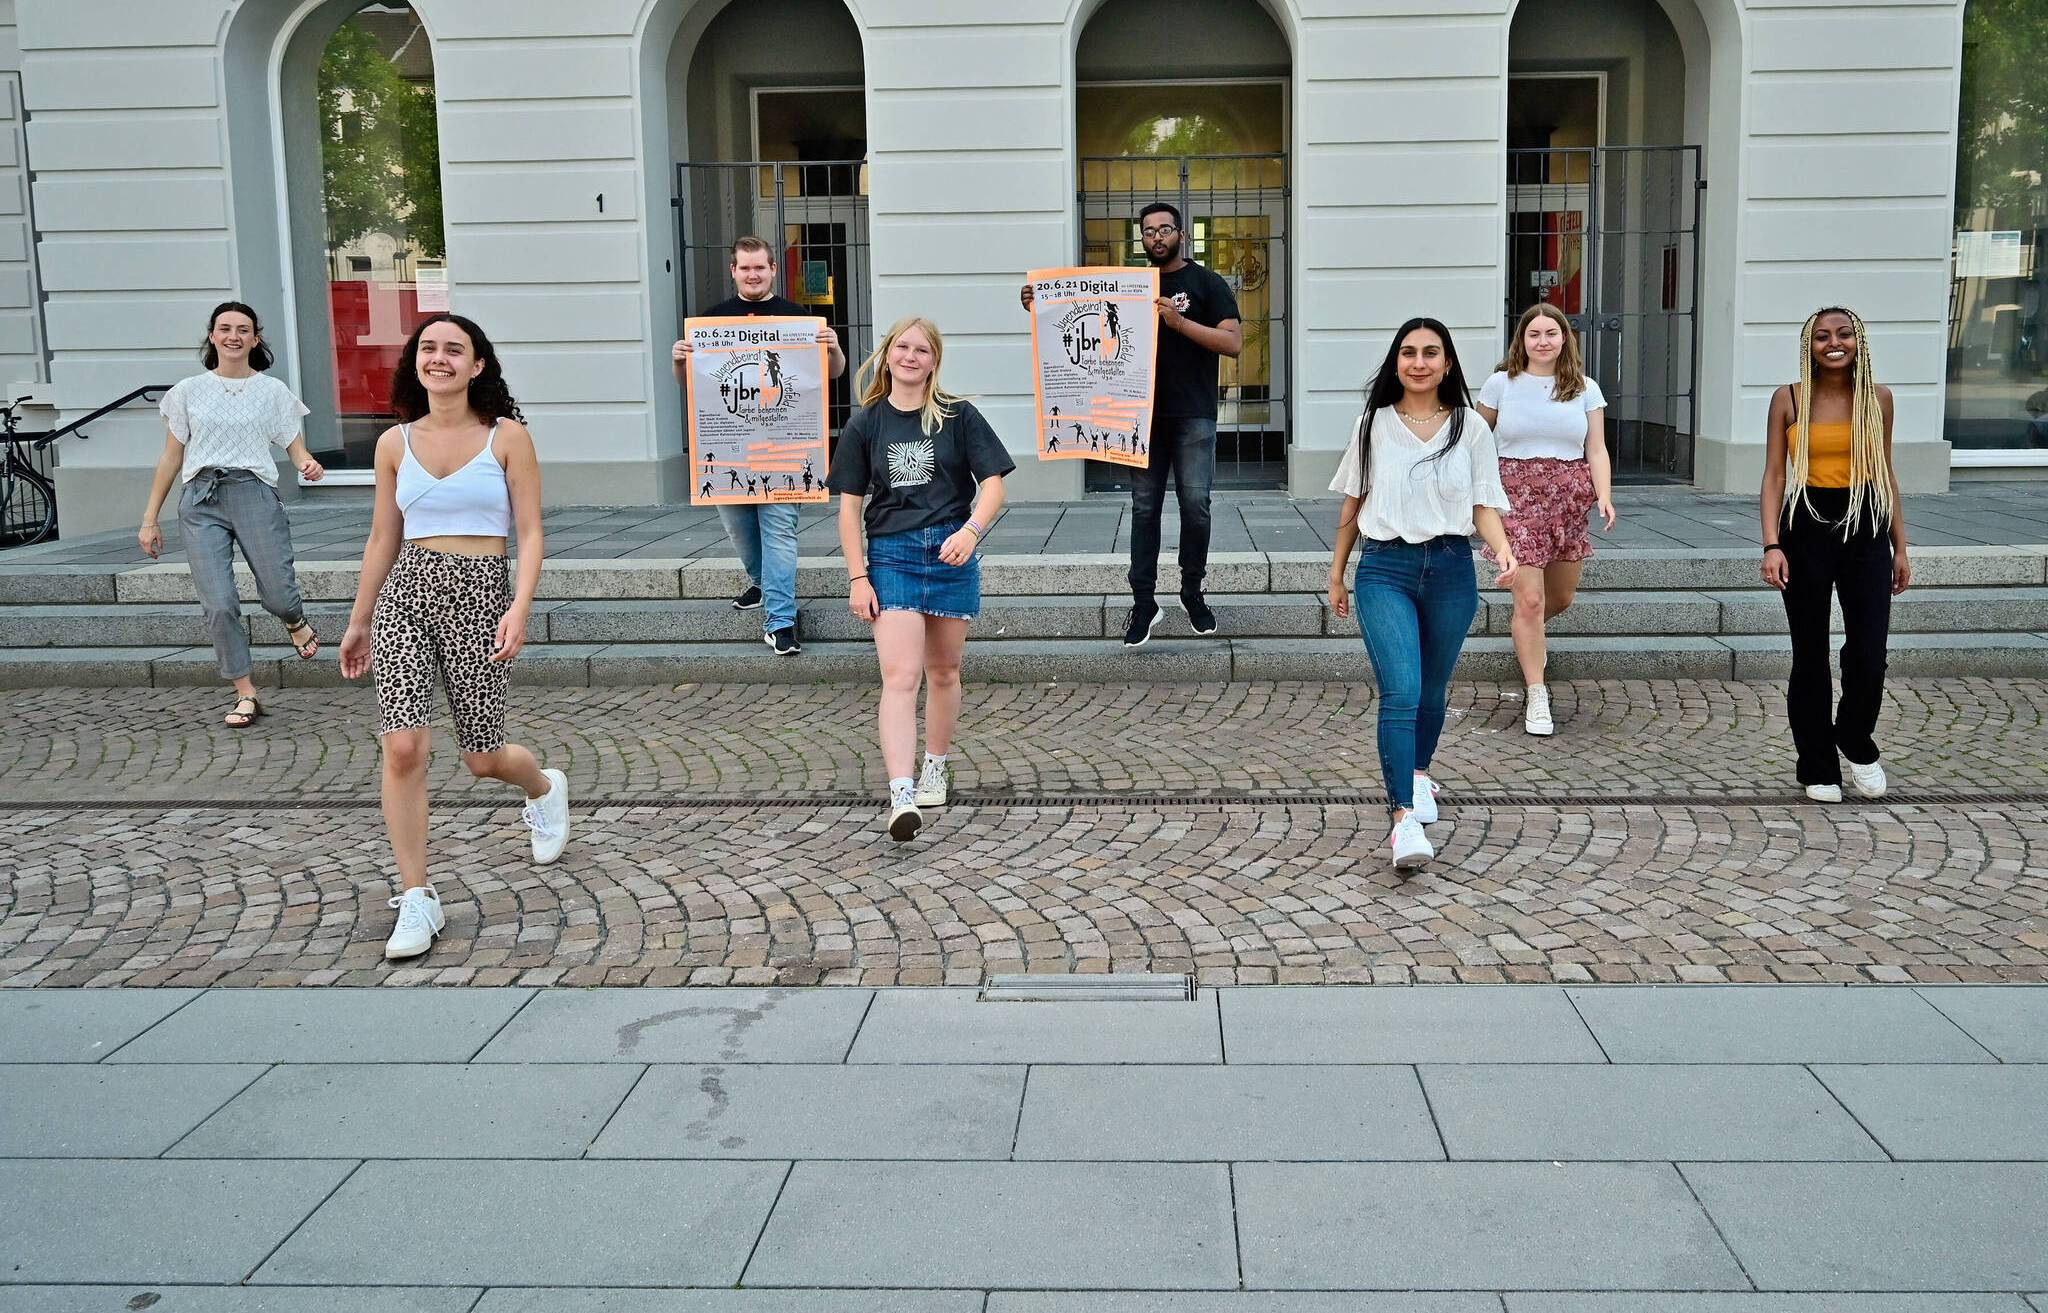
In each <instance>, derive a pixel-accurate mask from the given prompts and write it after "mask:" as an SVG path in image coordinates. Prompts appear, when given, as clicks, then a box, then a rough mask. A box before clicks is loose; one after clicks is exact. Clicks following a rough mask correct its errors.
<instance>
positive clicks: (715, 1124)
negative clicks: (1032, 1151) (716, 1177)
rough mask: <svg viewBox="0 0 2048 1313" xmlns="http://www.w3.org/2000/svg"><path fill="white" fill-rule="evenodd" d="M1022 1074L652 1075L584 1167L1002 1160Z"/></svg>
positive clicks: (734, 1070) (709, 1069)
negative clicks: (597, 1161)
mask: <svg viewBox="0 0 2048 1313" xmlns="http://www.w3.org/2000/svg"><path fill="white" fill-rule="evenodd" d="M1023 1095H1024V1070H1023V1068H1021V1067H936V1068H935V1067H919V1068H917V1069H915V1070H910V1069H905V1068H895V1067H860V1066H837V1065H833V1066H794V1065H788V1064H783V1065H776V1066H760V1067H748V1066H687V1067H656V1068H654V1069H652V1070H650V1071H649V1072H648V1073H647V1075H646V1078H645V1079H643V1080H642V1081H641V1082H640V1083H639V1084H638V1085H637V1086H635V1087H634V1089H633V1094H632V1097H630V1098H629V1099H627V1100H626V1103H625V1106H623V1107H621V1108H620V1109H619V1110H618V1113H617V1115H616V1116H614V1117H613V1118H612V1120H611V1124H610V1125H608V1126H606V1127H605V1129H604V1134H603V1135H601V1136H599V1137H598V1141H597V1143H596V1144H594V1145H592V1146H591V1149H590V1156H591V1157H592V1158H898V1159H904V1158H979V1159H997V1158H1007V1157H1009V1156H1010V1145H1011V1141H1012V1140H1013V1138H1014V1137H1015V1135H1016V1128H1017V1104H1018V1102H1019V1100H1021V1099H1022V1098H1023Z"/></svg>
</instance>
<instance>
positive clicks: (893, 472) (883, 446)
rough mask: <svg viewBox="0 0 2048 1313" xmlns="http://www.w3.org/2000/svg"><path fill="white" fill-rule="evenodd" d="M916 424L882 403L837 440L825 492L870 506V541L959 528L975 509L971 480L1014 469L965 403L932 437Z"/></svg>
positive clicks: (856, 417)
mask: <svg viewBox="0 0 2048 1313" xmlns="http://www.w3.org/2000/svg"><path fill="white" fill-rule="evenodd" d="M918 419H919V417H918V415H917V414H916V413H915V412H909V413H906V412H904V411H901V410H898V409H896V407H894V406H892V405H890V404H889V400H888V398H886V397H884V398H883V399H882V400H880V401H877V402H875V403H874V404H873V405H870V406H862V407H861V408H860V409H859V410H856V411H854V412H853V416H852V418H850V419H848V420H847V421H846V428H845V429H844V430H843V431H842V432H841V433H840V435H839V448H838V450H836V451H834V452H833V453H832V475H831V477H830V478H829V479H828V480H826V485H825V486H826V487H828V488H830V489H831V490H832V491H834V492H840V493H853V494H855V495H857V496H864V497H866V498H867V499H868V502H867V506H866V507H865V508H864V511H863V518H864V519H865V520H866V522H867V529H868V537H870V538H879V537H881V536H883V535H884V534H891V533H908V532H909V531H910V530H912V529H925V528H929V527H931V526H932V525H934V524H943V523H945V522H946V521H948V520H964V519H966V518H967V516H968V514H969V513H970V512H971V511H973V509H974V485H975V481H976V480H977V479H988V478H993V477H995V476H996V475H998V474H1008V473H1009V472H1010V471H1012V470H1014V469H1016V468H1017V462H1016V461H1014V460H1011V459H1010V453H1009V452H1008V451H1006V450H1004V448H1003V442H1002V439H1001V438H998V437H997V436H996V431H995V430H994V429H992V428H990V427H989V426H988V421H987V420H985V419H983V418H982V417H981V412H980V411H978V410H976V409H975V408H974V407H973V406H972V405H971V404H969V403H968V402H965V401H959V402H955V403H954V404H953V413H952V415H951V416H950V417H948V418H947V419H946V421H945V422H944V423H943V424H941V425H939V431H938V432H936V433H933V434H930V435H927V434H926V433H925V432H924V431H923V430H922V429H921V428H919V427H918Z"/></svg>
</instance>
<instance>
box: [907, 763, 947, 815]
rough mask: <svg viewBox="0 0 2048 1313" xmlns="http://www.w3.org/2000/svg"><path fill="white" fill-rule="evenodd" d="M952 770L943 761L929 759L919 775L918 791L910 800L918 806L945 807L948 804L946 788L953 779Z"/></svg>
mask: <svg viewBox="0 0 2048 1313" xmlns="http://www.w3.org/2000/svg"><path fill="white" fill-rule="evenodd" d="M951 776H952V770H951V768H950V767H948V766H947V765H946V763H945V762H943V761H928V762H926V763H925V764H924V769H923V770H921V771H919V772H918V775H917V791H916V792H915V793H913V794H912V795H911V798H910V801H911V803H912V804H913V805H915V806H918V807H943V806H945V805H946V790H947V786H948V785H949V784H950V783H951V782H952V781H951Z"/></svg>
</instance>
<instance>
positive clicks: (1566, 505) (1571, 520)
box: [1500, 456, 1599, 569]
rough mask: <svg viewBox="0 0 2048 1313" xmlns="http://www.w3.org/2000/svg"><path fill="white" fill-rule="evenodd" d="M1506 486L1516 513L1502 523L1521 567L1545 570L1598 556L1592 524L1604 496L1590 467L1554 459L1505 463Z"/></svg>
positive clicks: (1502, 479)
mask: <svg viewBox="0 0 2048 1313" xmlns="http://www.w3.org/2000/svg"><path fill="white" fill-rule="evenodd" d="M1500 484H1501V487H1502V488H1503V489H1505V490H1506V491H1507V494H1508V505H1509V506H1511V507H1513V508H1514V509H1513V510H1511V511H1509V512H1508V513H1507V514H1506V515H1503V516H1501V517H1500V518H1501V523H1502V525H1503V526H1505V527H1506V529H1507V531H1508V546H1510V547H1512V548H1514V549H1515V563H1516V564H1518V565H1528V566H1535V567H1536V568H1538V569H1541V568H1542V567H1544V566H1546V565H1549V564H1550V563H1551V562H1552V561H1583V560H1585V559H1586V558H1587V557H1589V556H1591V555H1592V554H1593V540H1592V537H1591V535H1590V534H1588V533H1587V531H1586V523H1587V516H1588V515H1589V514H1591V512H1592V510H1593V507H1594V505H1595V504H1596V503H1597V502H1598V501H1599V496H1598V494H1596V493H1595V492H1594V491H1593V471H1592V469H1591V468H1590V467H1589V466H1588V465H1587V464H1586V462H1584V461H1582V460H1554V459H1552V458H1550V457H1548V456H1542V457H1537V458H1536V459H1533V460H1507V459H1503V460H1502V461H1501V463H1500Z"/></svg>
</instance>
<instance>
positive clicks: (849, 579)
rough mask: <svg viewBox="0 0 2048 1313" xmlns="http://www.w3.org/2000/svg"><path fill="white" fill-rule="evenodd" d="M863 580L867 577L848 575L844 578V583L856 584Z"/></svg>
mask: <svg viewBox="0 0 2048 1313" xmlns="http://www.w3.org/2000/svg"><path fill="white" fill-rule="evenodd" d="M865 578H867V576H866V575H864V574H855V575H848V576H847V578H846V582H847V583H849V584H857V583H859V582H860V581H861V580H863V579H865Z"/></svg>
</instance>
